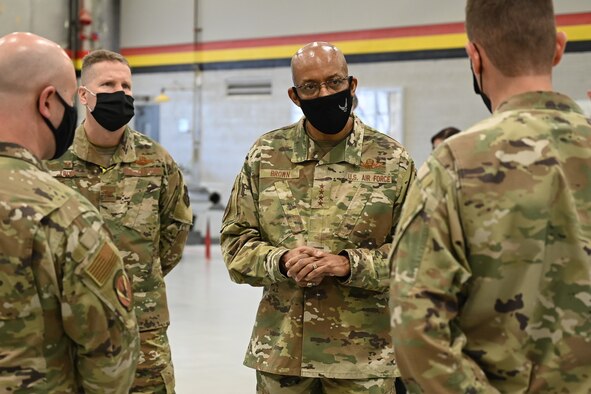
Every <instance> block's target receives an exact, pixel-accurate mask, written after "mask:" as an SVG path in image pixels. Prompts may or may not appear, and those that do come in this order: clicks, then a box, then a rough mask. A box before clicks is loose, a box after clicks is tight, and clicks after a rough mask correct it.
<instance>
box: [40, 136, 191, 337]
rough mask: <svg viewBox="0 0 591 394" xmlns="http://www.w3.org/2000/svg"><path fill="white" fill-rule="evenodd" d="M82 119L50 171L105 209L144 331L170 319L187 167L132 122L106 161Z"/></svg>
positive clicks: (184, 227) (186, 216) (184, 225)
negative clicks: (169, 280) (169, 290)
mask: <svg viewBox="0 0 591 394" xmlns="http://www.w3.org/2000/svg"><path fill="white" fill-rule="evenodd" d="M98 163H101V160H100V159H99V156H98V154H97V152H96V151H95V149H94V148H93V146H92V145H91V144H90V142H89V141H88V139H87V137H86V133H85V131H84V126H83V125H81V126H80V127H78V129H77V130H76V136H75V138H74V144H73V145H72V147H70V149H69V150H68V151H67V152H66V153H65V154H64V155H63V156H62V157H61V158H59V159H58V160H54V161H49V162H48V163H47V166H48V168H49V170H50V172H51V174H52V175H53V176H54V177H56V178H57V179H58V180H59V181H60V182H62V183H64V184H66V185H68V186H70V187H71V188H73V189H74V190H76V191H78V192H80V193H81V194H82V195H83V196H84V197H86V198H87V199H88V200H89V201H90V202H91V203H92V204H93V205H94V206H95V207H97V209H98V210H99V212H100V213H101V216H102V217H103V219H104V220H105V223H106V225H107V227H108V229H109V231H110V232H111V235H112V238H113V241H114V243H115V245H116V246H117V248H118V249H119V251H120V252H121V255H122V257H123V260H124V262H125V268H126V270H127V272H128V274H129V276H130V278H131V280H132V286H133V295H134V306H135V313H136V316H137V320H138V324H139V327H140V331H145V330H152V329H156V328H161V327H166V326H168V324H169V314H168V305H167V301H166V288H165V284H164V276H165V275H166V274H167V273H168V272H170V271H171V270H172V269H173V268H174V267H175V266H176V264H178V262H179V261H180V259H181V257H182V251H183V248H184V245H185V241H186V239H187V236H188V231H189V226H190V223H191V220H192V212H191V208H190V203H189V195H188V192H187V188H186V187H185V184H184V182H183V177H182V174H181V172H180V170H179V168H178V166H177V165H176V163H175V162H174V160H173V159H172V157H171V156H170V155H169V154H168V152H166V150H165V149H164V148H163V147H162V146H160V145H159V144H158V143H156V142H154V141H152V140H151V139H149V138H148V137H146V136H145V135H142V134H140V133H138V132H137V131H134V130H132V129H130V128H129V127H127V129H126V130H125V133H124V135H123V138H122V140H121V143H120V144H119V146H118V148H117V150H116V151H115V153H114V154H113V157H112V158H111V162H110V164H109V166H108V167H104V166H101V165H100V164H98Z"/></svg>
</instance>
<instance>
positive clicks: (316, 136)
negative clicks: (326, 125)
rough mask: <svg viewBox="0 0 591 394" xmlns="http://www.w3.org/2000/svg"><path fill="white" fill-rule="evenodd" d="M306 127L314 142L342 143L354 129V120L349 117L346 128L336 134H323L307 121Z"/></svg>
mask: <svg viewBox="0 0 591 394" xmlns="http://www.w3.org/2000/svg"><path fill="white" fill-rule="evenodd" d="M304 127H305V128H306V132H307V133H308V135H309V136H310V138H312V139H313V140H314V141H321V142H323V141H326V142H329V141H341V140H342V139H344V138H345V137H346V136H347V135H349V133H350V132H351V130H352V129H353V118H352V117H349V119H348V120H347V123H346V124H345V127H343V129H342V130H341V131H339V132H338V133H336V134H326V133H323V132H322V131H320V130H318V129H317V128H316V127H314V126H313V125H312V123H310V122H309V121H307V120H306V123H305V124H304Z"/></svg>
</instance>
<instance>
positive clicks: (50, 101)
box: [0, 33, 76, 159]
mask: <svg viewBox="0 0 591 394" xmlns="http://www.w3.org/2000/svg"><path fill="white" fill-rule="evenodd" d="M75 93H76V72H75V70H74V65H73V64H72V61H71V60H70V58H69V57H68V55H67V54H66V53H65V52H64V50H63V49H62V48H61V47H60V46H59V45H57V44H56V43H55V42H53V41H50V40H47V39H45V38H43V37H40V36H37V35H35V34H31V33H11V34H8V35H6V36H4V37H1V38H0V124H2V126H3V127H2V128H1V129H0V141H2V142H11V143H15V144H18V145H21V146H23V147H24V148H26V149H28V150H29V151H31V152H32V153H33V154H34V155H35V156H37V157H38V158H40V159H48V158H51V157H53V155H54V153H55V152H57V148H56V138H57V137H55V136H54V133H57V134H56V135H59V136H60V138H61V137H62V136H66V134H64V133H66V132H69V130H59V132H58V128H59V126H60V125H61V123H62V120H64V119H65V118H64V117H65V116H66V110H67V108H70V107H71V106H72V105H73V102H74V94H75ZM66 106H67V107H66ZM70 113H71V112H70ZM74 119H75V118H74ZM66 120H67V119H66ZM74 122H75V120H74ZM66 125H67V122H66ZM67 126H68V125H67ZM68 127H69V126H68ZM62 134H63V135H62Z"/></svg>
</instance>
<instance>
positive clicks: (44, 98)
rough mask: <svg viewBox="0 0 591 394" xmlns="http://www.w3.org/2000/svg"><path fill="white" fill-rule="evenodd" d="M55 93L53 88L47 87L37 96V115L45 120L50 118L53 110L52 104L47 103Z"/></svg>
mask: <svg viewBox="0 0 591 394" xmlns="http://www.w3.org/2000/svg"><path fill="white" fill-rule="evenodd" d="M55 93H56V90H55V87H53V86H47V87H45V88H44V89H43V90H42V91H41V94H40V95H39V102H38V103H37V105H38V106H39V108H38V110H39V113H40V114H41V115H42V116H43V117H45V118H47V119H50V118H51V111H52V109H53V104H52V103H51V102H50V101H49V98H50V97H51V96H52V95H54V94H55Z"/></svg>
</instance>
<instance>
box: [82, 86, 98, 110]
mask: <svg viewBox="0 0 591 394" xmlns="http://www.w3.org/2000/svg"><path fill="white" fill-rule="evenodd" d="M81 88H82V89H84V90H86V91H87V92H88V93H90V94H92V95H93V96H94V97H96V93H93V92H92V90H90V89H88V88H87V87H86V86H84V85H82V86H81ZM86 108H88V110H89V111H90V112H92V111H94V108H93V109H90V108H89V107H88V100H86ZM95 108H96V104H95Z"/></svg>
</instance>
